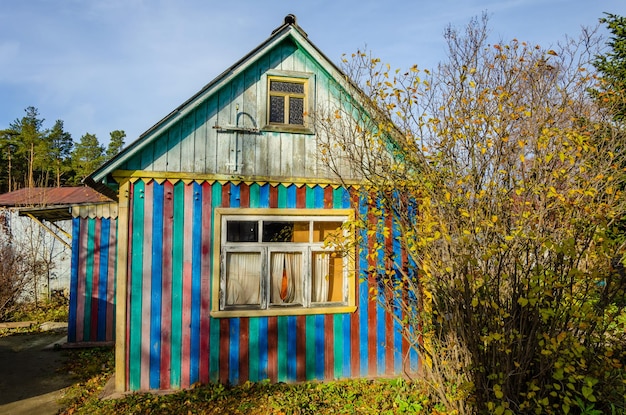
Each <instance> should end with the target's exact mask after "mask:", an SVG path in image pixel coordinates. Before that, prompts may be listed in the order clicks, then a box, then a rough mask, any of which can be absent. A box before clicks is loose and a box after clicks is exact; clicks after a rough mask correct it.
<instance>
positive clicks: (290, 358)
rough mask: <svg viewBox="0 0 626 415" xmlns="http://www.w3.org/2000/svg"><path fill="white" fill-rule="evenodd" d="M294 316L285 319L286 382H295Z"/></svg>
mask: <svg viewBox="0 0 626 415" xmlns="http://www.w3.org/2000/svg"><path fill="white" fill-rule="evenodd" d="M296 333H297V331H296V316H288V317H287V380H289V381H295V380H296V379H297V376H296V338H297V336H296Z"/></svg>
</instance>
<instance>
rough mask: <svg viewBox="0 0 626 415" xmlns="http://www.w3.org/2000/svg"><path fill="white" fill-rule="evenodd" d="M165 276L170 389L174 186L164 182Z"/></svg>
mask: <svg viewBox="0 0 626 415" xmlns="http://www.w3.org/2000/svg"><path fill="white" fill-rule="evenodd" d="M163 197H164V200H163V277H162V280H161V303H162V307H161V371H160V372H161V389H169V388H170V387H171V385H170V367H171V366H170V363H171V360H170V359H171V355H170V354H171V341H172V226H173V225H172V223H173V217H174V186H173V185H172V183H171V182H169V181H166V182H165V183H163Z"/></svg>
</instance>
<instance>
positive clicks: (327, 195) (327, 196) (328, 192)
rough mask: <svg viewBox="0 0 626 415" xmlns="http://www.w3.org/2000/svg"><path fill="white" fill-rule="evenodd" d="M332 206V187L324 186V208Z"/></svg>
mask: <svg viewBox="0 0 626 415" xmlns="http://www.w3.org/2000/svg"><path fill="white" fill-rule="evenodd" d="M332 208H333V187H332V186H326V187H325V188H324V209H332Z"/></svg>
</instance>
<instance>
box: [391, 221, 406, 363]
mask: <svg viewBox="0 0 626 415" xmlns="http://www.w3.org/2000/svg"><path fill="white" fill-rule="evenodd" d="M391 236H392V238H393V239H392V242H391V243H392V249H393V254H394V256H395V261H394V267H395V268H396V279H397V282H398V288H399V289H398V291H400V292H397V293H395V298H394V314H395V316H396V318H395V319H394V322H393V359H394V371H395V372H396V373H401V371H402V325H401V324H400V323H399V322H400V321H402V309H401V308H400V301H401V299H402V291H401V287H402V286H403V284H402V274H401V273H400V270H401V269H402V267H403V264H402V245H401V244H400V236H401V235H400V227H399V225H398V221H397V220H396V219H395V218H394V219H393V222H392V224H391Z"/></svg>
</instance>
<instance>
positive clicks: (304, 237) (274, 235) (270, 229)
mask: <svg viewBox="0 0 626 415" xmlns="http://www.w3.org/2000/svg"><path fill="white" fill-rule="evenodd" d="M263 242H309V222H286V221H281V222H274V221H263Z"/></svg>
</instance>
